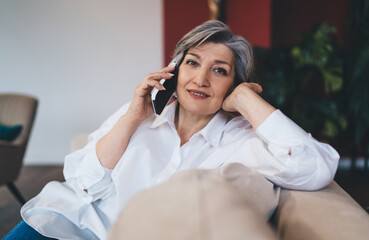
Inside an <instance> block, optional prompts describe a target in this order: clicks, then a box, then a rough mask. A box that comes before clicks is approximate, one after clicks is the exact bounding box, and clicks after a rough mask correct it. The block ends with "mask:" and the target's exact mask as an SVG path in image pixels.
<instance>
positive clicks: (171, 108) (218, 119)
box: [150, 101, 227, 147]
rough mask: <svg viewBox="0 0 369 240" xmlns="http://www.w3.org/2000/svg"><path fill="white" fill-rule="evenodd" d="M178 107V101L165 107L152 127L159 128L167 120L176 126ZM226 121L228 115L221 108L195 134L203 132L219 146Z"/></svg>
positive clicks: (212, 142)
mask: <svg viewBox="0 0 369 240" xmlns="http://www.w3.org/2000/svg"><path fill="white" fill-rule="evenodd" d="M176 108H177V101H174V102H173V103H171V104H170V105H168V106H167V107H165V109H164V110H163V112H162V114H160V115H159V116H157V117H156V118H155V120H154V122H153V123H152V125H151V127H150V128H157V127H159V126H160V125H162V124H164V123H166V122H167V123H168V124H169V125H171V126H172V127H173V128H175V124H174V118H175V113H176ZM226 123H227V117H226V116H225V115H224V114H223V111H222V110H220V111H218V112H217V113H216V114H215V116H214V117H213V118H212V119H211V120H210V122H209V123H208V124H207V125H206V126H205V127H204V128H203V129H201V130H200V131H199V132H197V133H196V134H195V135H197V134H201V135H202V136H203V137H204V138H205V140H206V141H208V142H209V143H210V144H211V145H213V146H214V147H217V146H218V144H219V141H220V138H221V136H222V134H223V131H224V128H225V126H226Z"/></svg>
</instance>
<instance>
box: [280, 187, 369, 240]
mask: <svg viewBox="0 0 369 240" xmlns="http://www.w3.org/2000/svg"><path fill="white" fill-rule="evenodd" d="M277 213H278V214H277V224H278V234H279V236H280V237H281V239H286V240H295V239H300V240H304V239H306V240H311V239H319V240H324V239H327V240H331V239H335V240H339V239H355V240H359V239H369V215H368V214H367V213H366V212H365V211H364V209H363V208H361V206H360V205H359V204H357V203H356V202H355V201H354V200H353V199H352V198H351V197H350V196H349V195H348V194H347V193H346V192H345V191H344V190H343V189H342V188H341V187H340V186H339V185H338V184H337V183H335V182H332V183H331V184H330V185H329V186H327V187H326V188H324V189H322V190H320V191H316V192H303V191H289V190H282V191H281V198H280V203H279V206H278V212H277Z"/></svg>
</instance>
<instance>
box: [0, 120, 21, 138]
mask: <svg viewBox="0 0 369 240" xmlns="http://www.w3.org/2000/svg"><path fill="white" fill-rule="evenodd" d="M22 128H23V126H22V125H20V124H17V125H12V126H7V125H3V124H1V123H0V140H4V141H14V140H15V139H16V138H17V137H18V136H19V134H20V133H21V131H22Z"/></svg>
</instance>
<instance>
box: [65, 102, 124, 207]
mask: <svg viewBox="0 0 369 240" xmlns="http://www.w3.org/2000/svg"><path fill="white" fill-rule="evenodd" d="M128 107H129V103H127V104H125V105H124V106H123V107H121V108H120V109H119V110H118V111H116V112H115V113H114V114H113V115H112V116H111V117H109V118H108V119H107V120H106V121H105V122H104V123H103V124H102V125H101V127H100V128H99V129H98V130H96V131H95V132H93V133H91V134H90V135H89V136H88V142H89V143H88V144H87V145H86V146H85V147H84V148H82V149H80V150H77V151H75V152H73V153H71V154H69V155H67V156H66V157H65V161H64V170H63V173H64V177H65V180H66V182H67V184H69V185H70V186H71V187H72V188H73V189H74V191H75V192H76V193H77V195H78V196H79V197H80V198H81V199H82V200H84V201H86V202H93V201H96V200H98V199H104V198H106V197H108V196H110V195H111V194H114V193H115V188H114V184H113V181H112V179H111V172H112V171H111V170H109V169H107V168H104V167H103V166H102V165H101V163H100V161H99V158H98V157H97V153H96V143H97V142H98V140H99V139H101V138H102V137H103V136H105V135H106V134H107V133H108V132H109V131H110V130H111V129H112V128H113V126H114V125H115V124H116V122H117V121H118V119H119V118H120V117H121V116H122V115H123V114H125V113H126V111H127V109H128Z"/></svg>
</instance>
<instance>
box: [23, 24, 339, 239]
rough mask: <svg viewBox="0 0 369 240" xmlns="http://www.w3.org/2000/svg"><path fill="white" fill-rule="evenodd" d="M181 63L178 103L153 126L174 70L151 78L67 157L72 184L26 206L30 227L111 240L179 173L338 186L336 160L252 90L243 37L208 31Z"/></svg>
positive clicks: (217, 28)
mask: <svg viewBox="0 0 369 240" xmlns="http://www.w3.org/2000/svg"><path fill="white" fill-rule="evenodd" d="M174 59H175V60H177V62H179V63H181V64H180V66H179V71H178V83H177V90H176V95H177V101H174V102H173V103H171V104H170V105H169V106H167V108H166V109H165V110H164V112H163V113H162V114H161V115H160V116H158V117H156V116H155V115H154V114H153V108H152V104H151V94H150V93H151V91H152V89H153V88H154V87H155V88H157V89H158V90H163V89H164V88H163V86H162V85H161V84H160V82H159V80H160V79H168V80H167V81H170V78H171V77H172V75H171V74H170V72H172V71H173V70H174V67H173V66H167V67H165V68H163V69H161V70H160V71H158V72H156V73H152V74H149V75H148V76H147V77H146V78H145V79H144V80H143V82H142V83H141V84H140V85H139V86H138V87H137V88H136V90H135V94H134V97H133V99H132V101H131V102H130V103H128V104H126V105H124V106H123V107H122V108H121V109H119V110H118V111H117V112H116V113H115V114H114V115H112V116H111V117H110V118H108V119H107V120H106V121H105V122H104V123H103V124H102V126H101V127H100V128H99V129H98V130H97V131H95V132H94V133H92V134H91V135H90V136H89V143H88V144H87V146H85V147H84V148H83V149H81V150H79V151H76V152H74V153H72V154H70V155H68V156H67V157H66V159H65V166H64V176H65V179H66V182H64V183H59V182H51V183H49V184H47V185H46V186H45V188H44V189H43V190H42V192H41V193H40V194H39V195H38V196H36V197H35V198H33V199H32V200H30V201H29V202H27V203H26V204H25V205H24V207H23V208H22V210H21V214H22V217H23V219H24V221H25V222H27V224H28V225H30V226H31V227H32V228H33V229H35V230H36V231H37V232H40V233H41V234H43V235H45V236H49V237H54V238H58V239H105V238H106V236H107V231H108V229H109V227H110V226H111V225H112V223H113V222H114V221H115V219H116V218H117V215H118V213H119V212H120V210H121V209H123V208H124V206H125V204H126V202H127V201H128V199H130V198H131V197H132V196H133V195H134V194H135V193H137V192H138V191H140V190H142V189H147V188H149V187H151V186H153V185H156V184H158V183H161V182H163V181H165V180H167V179H168V178H169V177H171V176H172V175H173V174H174V173H176V172H179V171H181V170H186V169H194V168H205V169H215V168H218V167H221V166H222V165H224V164H226V163H231V162H239V163H242V164H243V165H245V166H247V167H249V168H253V169H256V170H257V171H258V172H259V173H261V174H262V175H263V176H264V177H265V178H267V179H268V180H269V181H271V182H273V183H274V184H276V185H278V186H281V187H285V188H290V189H301V190H315V189H319V188H322V187H324V186H325V185H327V184H328V183H329V182H330V181H332V179H333V177H334V174H335V171H336V168H337V163H338V159H339V156H338V154H337V152H336V151H335V150H334V149H333V148H331V147H330V146H329V145H327V144H323V143H319V142H318V141H316V140H315V139H314V138H312V137H311V135H310V134H308V133H306V132H305V131H304V130H302V129H301V128H300V127H298V126H297V125H296V124H295V123H293V122H292V121H291V120H290V119H288V118H287V117H286V116H284V115H283V114H282V113H281V112H280V111H279V110H276V109H275V108H274V107H273V106H271V105H270V104H269V103H267V102H266V101H264V100H263V99H262V98H261V97H260V96H259V95H258V93H260V92H261V91H262V89H261V87H260V86H259V85H258V84H256V83H251V82H250V79H251V77H252V75H253V55H252V48H251V46H250V44H249V43H248V42H247V41H246V40H245V39H244V38H243V37H240V36H234V35H233V34H232V32H231V31H230V29H229V28H228V27H227V26H226V25H224V24H223V23H221V22H218V21H208V22H205V23H204V24H202V25H200V26H198V27H196V28H195V29H193V30H192V31H190V32H189V33H188V34H187V35H185V36H184V37H183V38H182V39H181V40H180V41H179V42H178V44H177V47H176V50H175V53H174ZM230 113H236V114H230ZM232 116H233V117H232ZM22 224H23V225H25V226H27V224H25V223H22Z"/></svg>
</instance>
